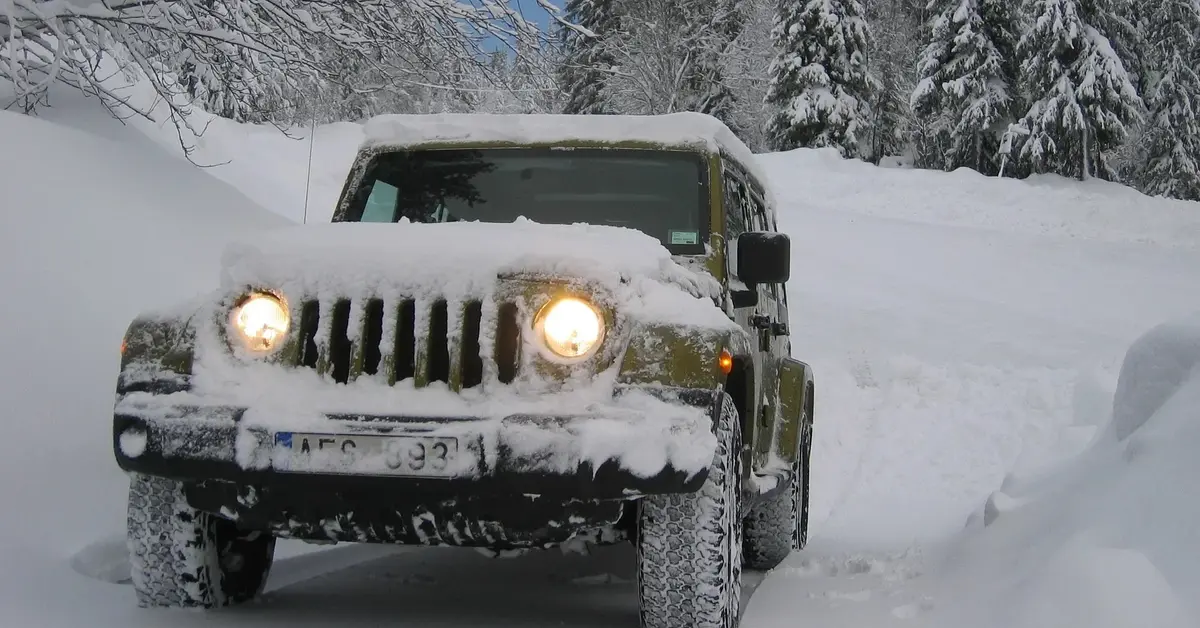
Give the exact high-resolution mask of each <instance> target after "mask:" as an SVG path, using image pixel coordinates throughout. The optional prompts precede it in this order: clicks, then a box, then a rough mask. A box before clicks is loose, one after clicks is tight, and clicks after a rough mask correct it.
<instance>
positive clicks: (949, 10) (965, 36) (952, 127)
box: [911, 0, 1020, 175]
mask: <svg viewBox="0 0 1200 628" xmlns="http://www.w3.org/2000/svg"><path fill="white" fill-rule="evenodd" d="M935 1H936V2H937V4H936V7H937V13H936V14H935V15H934V17H933V19H932V20H931V24H930V29H929V33H930V37H931V39H930V41H929V43H928V44H927V45H926V47H925V51H924V53H923V54H922V57H921V60H920V63H919V65H918V71H919V73H920V77H921V78H920V80H919V81H918V83H917V86H916V89H914V90H913V93H912V98H911V104H912V107H913V110H914V111H915V112H916V114H917V115H918V116H920V118H921V120H922V123H923V124H924V125H925V127H926V128H928V129H931V130H932V131H933V133H934V134H935V135H934V137H935V138H936V139H935V140H934V142H933V143H934V144H935V145H936V146H937V147H938V148H939V149H940V150H941V151H942V152H941V154H939V155H936V156H932V158H933V160H934V161H935V162H937V163H938V164H939V165H940V167H942V168H944V169H946V170H953V169H955V168H960V167H968V168H973V169H975V170H977V171H978V172H981V173H983V174H988V175H992V174H996V173H997V172H999V169H1000V165H999V162H998V160H997V152H998V150H999V147H1000V138H1001V136H1002V135H1003V133H1004V131H1005V130H1006V129H1007V128H1008V125H1009V124H1011V123H1012V122H1014V121H1015V120H1016V119H1017V117H1018V116H1019V115H1020V109H1019V107H1020V100H1019V97H1018V94H1017V90H1016V87H1017V65H1016V59H1015V54H1016V48H1017V42H1018V41H1019V39H1020V34H1019V23H1018V16H1017V15H1016V14H1015V13H1014V12H1013V11H1012V10H1011V8H1010V7H1009V3H1008V2H1007V0H935Z"/></svg>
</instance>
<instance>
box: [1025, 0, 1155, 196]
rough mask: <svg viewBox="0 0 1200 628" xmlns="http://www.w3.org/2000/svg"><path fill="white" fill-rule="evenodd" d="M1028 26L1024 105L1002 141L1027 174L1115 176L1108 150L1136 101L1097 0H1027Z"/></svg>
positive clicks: (1103, 5)
mask: <svg viewBox="0 0 1200 628" xmlns="http://www.w3.org/2000/svg"><path fill="white" fill-rule="evenodd" d="M1025 8H1026V11H1027V13H1028V15H1030V16H1031V17H1032V19H1033V23H1032V28H1031V29H1030V30H1029V31H1027V32H1026V33H1025V35H1024V37H1022V39H1021V42H1020V44H1019V46H1018V58H1019V59H1020V62H1021V66H1020V84H1021V87H1022V89H1023V91H1024V92H1025V94H1026V96H1027V97H1028V98H1029V101H1030V104H1029V109H1028V110H1027V111H1026V113H1025V115H1024V117H1023V118H1022V119H1021V122H1020V124H1019V125H1015V126H1014V128H1013V129H1010V131H1009V132H1008V138H1007V140H1008V141H1006V142H1005V144H1011V145H1013V146H1016V145H1018V144H1019V145H1020V152H1019V158H1020V159H1021V161H1022V162H1023V163H1024V164H1025V165H1026V166H1028V167H1029V168H1030V169H1031V170H1032V171H1033V172H1055V173H1058V174H1061V175H1064V176H1070V177H1075V178H1079V179H1086V178H1088V177H1091V176H1098V177H1101V178H1105V179H1115V178H1116V176H1115V172H1114V169H1113V167H1112V165H1111V164H1110V162H1109V158H1108V153H1109V152H1111V151H1112V150H1114V149H1115V148H1117V147H1118V146H1120V144H1121V142H1122V141H1123V140H1124V139H1125V137H1126V134H1127V125H1128V124H1129V123H1131V122H1133V121H1135V120H1137V119H1138V118H1139V117H1140V115H1139V109H1140V107H1141V106H1142V103H1141V98H1140V97H1139V95H1138V93H1137V89H1136V88H1135V87H1134V86H1133V83H1132V82H1131V81H1130V78H1129V75H1128V74H1127V72H1126V71H1125V66H1124V64H1123V63H1122V62H1121V59H1120V57H1119V56H1118V55H1117V53H1116V51H1115V50H1114V49H1113V47H1112V45H1111V42H1110V41H1109V39H1108V37H1107V36H1106V35H1105V33H1104V32H1103V31H1101V30H1100V29H1099V28H1098V27H1097V26H1096V25H1097V24H1103V23H1106V22H1107V21H1108V19H1109V17H1110V16H1111V7H1110V6H1109V5H1108V3H1107V2H1105V1H1104V0H1026V2H1025Z"/></svg>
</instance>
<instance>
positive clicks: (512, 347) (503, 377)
mask: <svg viewBox="0 0 1200 628" xmlns="http://www.w3.org/2000/svg"><path fill="white" fill-rule="evenodd" d="M520 340H521V329H520V327H519V326H518V324H517V306H516V305H515V304H513V303H504V304H502V305H501V306H500V312H499V316H498V317H497V321H496V356H495V359H496V378H497V379H499V380H500V383H501V384H511V383H512V381H513V380H514V379H516V378H517V351H518V349H519V348H520Z"/></svg>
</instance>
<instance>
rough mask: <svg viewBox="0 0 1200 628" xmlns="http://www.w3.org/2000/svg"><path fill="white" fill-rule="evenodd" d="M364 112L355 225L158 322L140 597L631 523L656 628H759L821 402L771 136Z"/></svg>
mask: <svg viewBox="0 0 1200 628" xmlns="http://www.w3.org/2000/svg"><path fill="white" fill-rule="evenodd" d="M364 131H365V137H366V139H365V140H364V142H363V144H362V146H361V148H360V150H359V152H358V155H357V157H356V159H355V161H354V163H353V164H352V167H351V168H350V171H349V175H348V177H347V180H346V183H345V187H344V189H343V191H342V194H341V197H340V200H339V202H338V205H337V207H336V208H335V211H334V214H333V220H332V222H331V223H323V224H310V225H296V226H294V227H288V228H285V229H281V230H278V231H276V232H270V233H263V234H255V235H253V236H252V237H249V238H247V239H246V242H243V243H240V244H236V245H231V246H230V247H229V248H228V249H227V251H226V253H225V256H224V258H223V261H222V265H223V268H222V272H221V278H222V281H221V287H220V288H218V289H217V290H215V291H214V292H213V293H211V294H205V295H202V296H199V297H198V298H196V299H195V300H193V301H190V302H188V303H185V304H181V305H179V306H178V307H175V308H172V309H171V310H169V311H161V312H154V313H145V314H143V315H141V316H140V317H139V318H137V319H136V320H135V321H134V322H133V323H132V325H131V326H130V327H129V330H128V332H127V334H126V336H125V339H124V342H123V343H122V359H121V370H120V375H119V378H118V382H117V401H116V407H115V411H114V421H113V446H114V450H115V455H116V459H117V462H118V464H119V465H120V467H121V468H122V469H124V470H125V471H127V472H128V473H129V475H130V488H129V517H128V537H129V544H130V548H131V562H132V567H133V573H132V577H133V583H134V586H135V589H136V591H137V599H138V601H139V604H140V605H142V606H171V607H204V608H211V607H217V606H223V605H227V604H233V603H238V602H243V601H247V600H250V599H252V598H254V597H255V596H256V595H257V594H259V593H260V592H261V591H262V589H263V586H264V584H265V581H266V579H267V574H268V572H269V570H270V567H271V564H272V560H273V552H274V546H275V539H277V538H294V539H301V540H304V541H309V542H317V543H329V542H343V541H344V542H364V543H398V544H409V545H452V546H462V547H474V548H479V549H480V550H481V551H485V552H492V553H495V554H497V555H499V554H507V553H509V552H512V551H517V552H520V551H527V550H530V549H536V548H549V547H554V546H561V545H566V544H580V543H595V544H609V543H618V542H624V541H629V542H631V543H632V544H633V545H634V546H635V547H636V550H637V551H636V555H637V573H638V578H637V587H638V590H639V598H640V608H641V618H642V624H643V625H644V626H651V627H683V626H709V627H729V626H734V625H736V624H737V622H738V613H739V608H740V596H741V584H740V583H741V572H742V568H743V566H745V567H748V568H751V569H769V568H772V567H774V566H776V565H777V564H779V563H780V562H781V561H782V560H783V559H784V558H785V557H786V556H787V555H788V554H789V553H790V552H791V551H792V550H793V549H798V548H802V547H803V546H804V544H805V541H806V536H807V527H808V522H807V511H808V478H809V465H810V463H809V456H810V451H811V442H812V422H813V395H814V386H813V377H812V372H811V370H810V368H809V367H808V365H806V364H804V363H802V362H799V361H797V360H794V359H792V358H791V357H790V352H791V343H790V341H789V337H788V333H789V332H788V325H787V321H788V311H787V297H786V290H785V286H784V284H785V282H786V281H787V280H788V277H789V267H790V250H789V246H790V244H789V240H788V238H787V237H786V236H785V235H783V234H781V233H779V232H778V230H777V226H776V223H775V214H774V201H773V200H772V195H771V194H770V192H769V189H768V187H767V185H766V181H765V180H764V179H763V177H762V175H761V174H760V173H759V172H758V171H757V170H756V167H755V163H754V160H753V156H752V155H751V153H750V151H749V150H748V149H747V148H746V146H745V145H743V144H742V143H741V142H740V141H738V140H737V138H736V137H735V136H734V135H733V134H732V133H731V132H730V131H729V129H728V128H727V127H725V126H724V125H723V124H721V123H720V122H719V121H717V120H716V119H714V118H711V117H709V116H704V115H700V114H691V113H684V114H672V115H667V116H489V115H444V116H441V115H439V116H381V117H378V118H375V119H373V120H371V121H369V122H368V123H367V124H366V125H365V127H364Z"/></svg>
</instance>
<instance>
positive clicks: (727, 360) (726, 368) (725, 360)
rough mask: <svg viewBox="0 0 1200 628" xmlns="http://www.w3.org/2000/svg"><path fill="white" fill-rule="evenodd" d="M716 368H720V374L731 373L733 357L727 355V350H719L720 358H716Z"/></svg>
mask: <svg viewBox="0 0 1200 628" xmlns="http://www.w3.org/2000/svg"><path fill="white" fill-rule="evenodd" d="M717 366H720V367H721V372H722V373H724V374H726V375H728V374H730V373H732V372H733V356H732V355H729V351H728V350H727V349H721V356H720V357H718V358H717Z"/></svg>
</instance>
